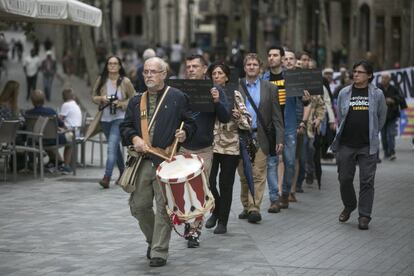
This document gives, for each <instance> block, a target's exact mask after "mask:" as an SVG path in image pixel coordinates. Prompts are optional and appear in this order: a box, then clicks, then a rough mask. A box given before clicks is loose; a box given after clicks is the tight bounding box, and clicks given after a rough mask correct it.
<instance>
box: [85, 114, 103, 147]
mask: <svg viewBox="0 0 414 276" xmlns="http://www.w3.org/2000/svg"><path fill="white" fill-rule="evenodd" d="M101 118H102V110H100V111H98V113H96V115H95V117H94V118H93V120H92V122H91V123H90V124H89V126H88V129H87V130H86V133H85V137H84V141H86V140H88V139H89V138H90V137H93V136H95V135H96V134H98V133H99V132H101V124H100V123H101Z"/></svg>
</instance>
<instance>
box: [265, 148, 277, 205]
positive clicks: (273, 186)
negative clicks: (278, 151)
mask: <svg viewBox="0 0 414 276" xmlns="http://www.w3.org/2000/svg"><path fill="white" fill-rule="evenodd" d="M278 165H279V156H278V155H275V156H271V155H268V156H267V187H268V189H269V199H270V202H276V201H277V200H278V199H279V188H278V186H277V175H278V173H277V166H278Z"/></svg>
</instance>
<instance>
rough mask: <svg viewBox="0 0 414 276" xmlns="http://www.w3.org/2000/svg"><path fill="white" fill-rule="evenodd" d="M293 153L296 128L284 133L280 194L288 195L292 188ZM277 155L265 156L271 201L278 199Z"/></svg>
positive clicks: (293, 173) (294, 150)
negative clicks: (283, 166)
mask: <svg viewBox="0 0 414 276" xmlns="http://www.w3.org/2000/svg"><path fill="white" fill-rule="evenodd" d="M295 154H296V130H295V132H292V133H285V144H284V147H283V163H284V164H285V172H284V175H283V184H282V194H283V195H289V193H290V189H291V188H292V180H293V176H294V175H295ZM278 164H279V158H278V156H270V155H269V156H268V157H267V185H268V188H269V199H270V201H271V202H274V201H277V200H278V199H279V188H278V186H277V176H278V173H277V166H278Z"/></svg>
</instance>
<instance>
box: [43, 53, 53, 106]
mask: <svg viewBox="0 0 414 276" xmlns="http://www.w3.org/2000/svg"><path fill="white" fill-rule="evenodd" d="M40 70H41V71H42V73H43V87H44V91H45V95H46V100H47V101H48V102H50V99H51V97H52V85H53V79H54V78H55V74H56V61H55V60H54V59H53V57H52V51H47V52H46V58H45V59H44V60H43V61H42V65H41V67H40Z"/></svg>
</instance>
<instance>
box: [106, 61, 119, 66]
mask: <svg viewBox="0 0 414 276" xmlns="http://www.w3.org/2000/svg"><path fill="white" fill-rule="evenodd" d="M118 64H119V63H118V62H108V65H109V66H115V65H118Z"/></svg>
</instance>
